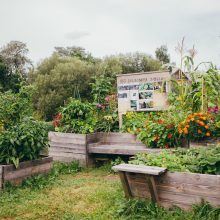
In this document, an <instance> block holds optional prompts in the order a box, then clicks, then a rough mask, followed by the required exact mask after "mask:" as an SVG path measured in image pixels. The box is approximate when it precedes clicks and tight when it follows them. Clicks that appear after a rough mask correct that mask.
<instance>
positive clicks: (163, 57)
mask: <svg viewBox="0 0 220 220" xmlns="http://www.w3.org/2000/svg"><path fill="white" fill-rule="evenodd" d="M155 55H156V58H157V59H158V60H159V61H160V62H162V63H163V64H166V63H169V62H170V55H169V54H168V48H167V46H166V45H162V46H160V47H159V48H157V49H156V50H155Z"/></svg>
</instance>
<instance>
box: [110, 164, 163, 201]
mask: <svg viewBox="0 0 220 220" xmlns="http://www.w3.org/2000/svg"><path fill="white" fill-rule="evenodd" d="M112 169H113V170H114V171H116V172H119V176H120V179H121V182H122V186H123V189H124V192H125V196H126V198H131V197H132V192H131V189H130V185H129V182H128V178H127V173H139V174H144V175H145V179H146V184H147V185H148V188H149V191H150V195H151V199H152V201H153V202H156V203H159V198H158V193H157V188H156V184H155V180H154V177H155V176H160V175H162V174H163V173H165V172H166V170H167V169H166V168H162V167H153V166H144V165H133V164H120V165H117V166H113V167H112Z"/></svg>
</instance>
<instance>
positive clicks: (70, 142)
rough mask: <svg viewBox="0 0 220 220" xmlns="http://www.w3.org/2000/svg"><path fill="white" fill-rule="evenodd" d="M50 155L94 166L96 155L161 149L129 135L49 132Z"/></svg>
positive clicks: (130, 153)
mask: <svg viewBox="0 0 220 220" xmlns="http://www.w3.org/2000/svg"><path fill="white" fill-rule="evenodd" d="M49 144H50V148H49V155H50V156H52V157H53V158H54V160H59V161H62V162H71V161H74V160H75V161H78V162H79V163H80V165H82V166H90V165H91V166H92V165H94V157H93V156H94V154H108V155H109V154H115V155H130V156H132V155H135V154H137V153H158V152H160V151H161V149H152V148H147V147H146V146H145V145H144V144H143V143H141V142H140V141H138V140H136V136H135V135H133V134H129V133H114V132H109V133H104V132H98V133H94V134H74V133H61V132H49Z"/></svg>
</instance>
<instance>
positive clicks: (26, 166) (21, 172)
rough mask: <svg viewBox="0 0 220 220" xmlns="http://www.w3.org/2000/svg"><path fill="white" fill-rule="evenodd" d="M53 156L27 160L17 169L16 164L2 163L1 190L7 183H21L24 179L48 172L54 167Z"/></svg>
mask: <svg viewBox="0 0 220 220" xmlns="http://www.w3.org/2000/svg"><path fill="white" fill-rule="evenodd" d="M52 162H53V158H52V157H44V158H41V159H37V160H33V161H25V162H21V163H20V164H19V167H18V168H17V169H16V168H15V166H14V165H0V190H2V189H3V188H4V185H5V183H7V182H10V183H11V184H15V185H17V184H20V183H21V182H22V181H23V180H25V179H27V178H29V177H31V176H35V175H39V174H47V173H49V172H50V170H51V168H52Z"/></svg>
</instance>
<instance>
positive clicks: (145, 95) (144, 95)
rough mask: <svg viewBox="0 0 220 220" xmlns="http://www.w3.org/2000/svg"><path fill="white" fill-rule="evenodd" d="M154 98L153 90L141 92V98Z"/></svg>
mask: <svg viewBox="0 0 220 220" xmlns="http://www.w3.org/2000/svg"><path fill="white" fill-rule="evenodd" d="M152 98H153V92H152V91H145V92H139V99H152Z"/></svg>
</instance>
